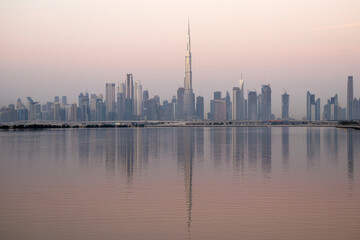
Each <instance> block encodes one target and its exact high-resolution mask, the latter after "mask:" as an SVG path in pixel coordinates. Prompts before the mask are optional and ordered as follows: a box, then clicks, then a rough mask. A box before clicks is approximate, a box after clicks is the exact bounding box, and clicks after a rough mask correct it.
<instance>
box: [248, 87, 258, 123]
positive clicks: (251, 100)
mask: <svg viewBox="0 0 360 240" xmlns="http://www.w3.org/2000/svg"><path fill="white" fill-rule="evenodd" d="M257 100H258V96H257V93H256V91H249V92H248V108H247V111H248V120H257V119H258V116H257V115H258V114H257Z"/></svg>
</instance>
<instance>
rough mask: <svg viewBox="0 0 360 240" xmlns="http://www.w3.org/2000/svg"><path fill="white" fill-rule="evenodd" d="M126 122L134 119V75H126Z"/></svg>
mask: <svg viewBox="0 0 360 240" xmlns="http://www.w3.org/2000/svg"><path fill="white" fill-rule="evenodd" d="M124 117H125V120H133V119H134V80H133V75H132V74H127V75H126V82H125V116H124Z"/></svg>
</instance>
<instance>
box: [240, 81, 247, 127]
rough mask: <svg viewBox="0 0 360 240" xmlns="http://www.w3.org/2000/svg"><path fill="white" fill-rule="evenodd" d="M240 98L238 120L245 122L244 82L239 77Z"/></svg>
mask: <svg viewBox="0 0 360 240" xmlns="http://www.w3.org/2000/svg"><path fill="white" fill-rule="evenodd" d="M239 89H240V98H239V105H240V106H239V109H240V120H245V118H246V117H245V116H246V115H245V99H244V80H243V78H242V75H241V79H240V80H239Z"/></svg>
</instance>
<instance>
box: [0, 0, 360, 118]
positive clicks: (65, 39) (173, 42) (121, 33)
mask: <svg viewBox="0 0 360 240" xmlns="http://www.w3.org/2000/svg"><path fill="white" fill-rule="evenodd" d="M188 18H190V23H191V40H192V61H193V66H192V67H193V89H194V92H195V94H196V95H199V94H200V95H202V96H204V97H205V104H206V108H205V110H206V111H208V108H209V107H208V105H209V100H210V98H212V94H213V92H214V91H217V90H221V91H222V92H223V95H224V94H225V91H226V90H228V91H231V89H232V88H233V87H234V86H238V80H239V78H240V76H241V73H242V74H243V78H244V81H245V89H256V90H257V91H260V88H261V84H266V83H270V85H271V87H272V109H273V113H274V114H275V115H276V116H277V117H279V115H280V108H281V100H280V95H281V94H282V93H283V92H284V90H286V91H287V92H288V93H289V94H290V115H291V116H293V117H296V118H301V117H303V116H304V115H305V103H306V101H305V99H306V91H307V90H309V91H311V93H314V94H316V97H320V98H321V105H322V106H323V105H324V103H325V101H326V100H327V99H328V98H330V97H332V96H334V95H335V94H336V93H338V94H339V100H340V105H341V106H342V107H346V82H347V76H348V75H353V76H354V97H359V96H360V91H359V86H360V47H359V43H360V1H358V0H347V1H344V0H342V1H340V0H339V1H335V0H317V1H310V0H309V1H308V0H301V1H288V0H273V1H268V0H248V1H229V0H225V1H224V0H221V1H220V0H217V1H215V0H213V1H210V0H206V1H205V0H198V1H166V0H152V1H149V0H136V1H96V0H86V1H85V0H84V1H79V0H77V1H75V0H71V1H69V0H63V1H50V0H32V1H20V0H19V1H17V0H11V1H0V83H1V87H0V105H7V104H9V103H15V102H16V99H17V98H18V97H20V98H21V99H22V100H23V101H24V102H26V101H25V100H26V99H25V97H26V96H31V97H32V98H33V99H34V100H35V101H40V102H42V103H45V102H46V101H52V100H53V97H54V96H62V95H66V96H68V101H69V102H70V103H71V102H75V101H77V96H78V95H79V93H80V92H81V91H86V90H87V91H88V92H90V93H104V92H105V91H104V89H105V83H106V82H115V83H118V82H122V81H124V79H125V77H126V73H133V75H134V79H135V80H141V82H142V85H143V88H144V89H148V90H149V92H150V95H151V96H153V95H155V94H157V95H160V97H161V100H164V99H170V98H171V97H172V96H173V95H175V94H176V90H177V88H178V87H179V86H182V85H183V79H184V57H185V53H186V34H187V21H188ZM246 97H247V96H246Z"/></svg>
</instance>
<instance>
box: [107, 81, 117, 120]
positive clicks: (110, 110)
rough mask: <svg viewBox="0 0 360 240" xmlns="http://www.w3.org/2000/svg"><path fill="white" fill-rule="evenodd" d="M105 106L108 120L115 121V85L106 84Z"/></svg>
mask: <svg viewBox="0 0 360 240" xmlns="http://www.w3.org/2000/svg"><path fill="white" fill-rule="evenodd" d="M105 106H106V120H115V118H114V114H115V83H106V88H105Z"/></svg>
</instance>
